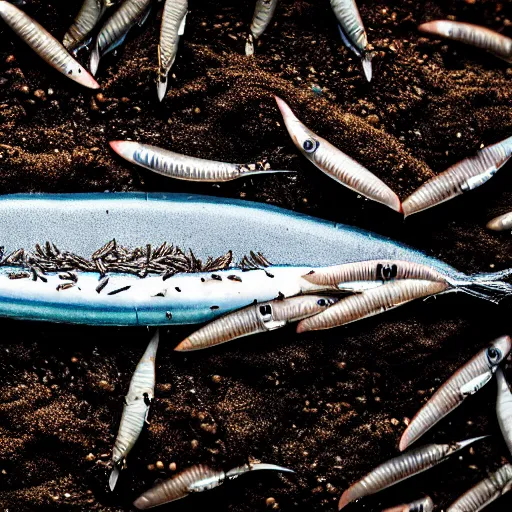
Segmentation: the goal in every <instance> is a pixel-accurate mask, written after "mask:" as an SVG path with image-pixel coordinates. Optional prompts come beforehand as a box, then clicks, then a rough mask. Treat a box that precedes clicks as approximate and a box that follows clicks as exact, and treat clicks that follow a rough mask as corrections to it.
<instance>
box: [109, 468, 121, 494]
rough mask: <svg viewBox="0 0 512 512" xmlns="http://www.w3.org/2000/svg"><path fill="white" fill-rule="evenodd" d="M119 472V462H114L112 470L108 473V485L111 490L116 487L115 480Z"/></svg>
mask: <svg viewBox="0 0 512 512" xmlns="http://www.w3.org/2000/svg"><path fill="white" fill-rule="evenodd" d="M119 473H120V470H119V464H116V463H114V465H113V467H112V472H111V473H110V478H109V479H108V485H109V487H110V490H111V491H113V490H114V489H115V487H116V484H117V480H118V479H119Z"/></svg>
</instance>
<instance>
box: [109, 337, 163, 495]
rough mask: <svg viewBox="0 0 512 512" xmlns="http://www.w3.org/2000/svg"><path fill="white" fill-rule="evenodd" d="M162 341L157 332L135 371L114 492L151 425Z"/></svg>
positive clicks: (117, 450)
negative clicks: (146, 425)
mask: <svg viewBox="0 0 512 512" xmlns="http://www.w3.org/2000/svg"><path fill="white" fill-rule="evenodd" d="M159 339H160V338H159V332H158V331H157V332H156V334H155V335H154V336H153V338H152V339H151V341H150V342H149V345H148V347H147V349H146V351H145V352H144V355H143V356H142V358H141V360H140V361H139V363H138V365H137V368H136V369H135V372H134V374H133V377H132V379H131V381H130V387H129V389H128V394H127V395H126V397H125V404H124V408H123V415H122V417H121V423H120V425H119V431H118V433H117V437H116V441H115V444H114V450H113V452H112V463H113V469H112V473H111V475H110V480H109V485H110V490H112V491H113V490H114V488H115V486H116V483H117V479H118V477H119V468H120V466H121V465H123V464H124V463H125V461H126V457H127V456H128V454H129V453H130V451H131V449H132V448H133V447H134V446H135V443H136V442H137V439H138V438H139V435H140V433H141V432H142V429H143V428H144V425H145V424H146V423H147V419H148V414H149V407H150V404H151V401H152V400H153V397H154V394H155V359H156V352H157V349H158V342H159Z"/></svg>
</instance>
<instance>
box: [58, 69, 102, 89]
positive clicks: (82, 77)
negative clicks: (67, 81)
mask: <svg viewBox="0 0 512 512" xmlns="http://www.w3.org/2000/svg"><path fill="white" fill-rule="evenodd" d="M78 69H79V73H73V74H68V75H66V76H67V77H69V78H71V80H74V81H75V82H76V83H78V84H80V85H83V86H84V87H87V88H88V89H99V88H100V87H101V86H100V84H99V83H98V82H96V80H95V79H94V77H93V76H92V75H91V74H90V73H89V71H87V70H86V69H85V68H84V67H82V66H80V67H79V68H78Z"/></svg>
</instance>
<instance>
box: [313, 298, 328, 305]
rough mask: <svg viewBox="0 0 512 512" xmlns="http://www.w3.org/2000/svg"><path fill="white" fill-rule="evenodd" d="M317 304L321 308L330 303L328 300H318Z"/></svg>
mask: <svg viewBox="0 0 512 512" xmlns="http://www.w3.org/2000/svg"><path fill="white" fill-rule="evenodd" d="M316 303H317V304H318V305H319V306H327V304H328V303H329V302H328V301H327V299H318V300H317V301H316Z"/></svg>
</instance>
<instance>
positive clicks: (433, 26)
mask: <svg viewBox="0 0 512 512" xmlns="http://www.w3.org/2000/svg"><path fill="white" fill-rule="evenodd" d="M449 27H450V22H449V21H448V20H436V21H429V22H427V23H422V24H421V25H420V26H419V27H418V30H419V31H420V32H424V33H425V34H432V35H437V36H443V37H447V36H448V34H449Z"/></svg>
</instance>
